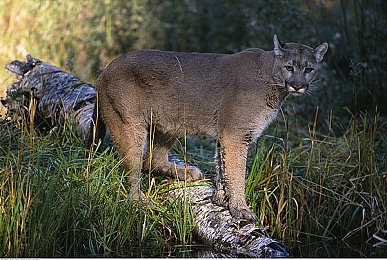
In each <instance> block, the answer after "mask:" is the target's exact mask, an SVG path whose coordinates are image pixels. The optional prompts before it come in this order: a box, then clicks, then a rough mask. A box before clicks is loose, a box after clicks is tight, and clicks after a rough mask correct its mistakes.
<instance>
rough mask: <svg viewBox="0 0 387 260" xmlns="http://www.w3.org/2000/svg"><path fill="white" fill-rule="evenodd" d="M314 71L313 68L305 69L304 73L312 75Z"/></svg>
mask: <svg viewBox="0 0 387 260" xmlns="http://www.w3.org/2000/svg"><path fill="white" fill-rule="evenodd" d="M312 71H313V68H305V70H304V72H305V73H311V72H312Z"/></svg>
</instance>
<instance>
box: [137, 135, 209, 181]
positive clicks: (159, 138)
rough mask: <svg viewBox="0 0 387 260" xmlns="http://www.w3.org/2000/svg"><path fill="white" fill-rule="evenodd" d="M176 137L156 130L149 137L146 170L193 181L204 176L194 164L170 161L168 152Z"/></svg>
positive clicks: (145, 162)
mask: <svg viewBox="0 0 387 260" xmlns="http://www.w3.org/2000/svg"><path fill="white" fill-rule="evenodd" d="M175 140H176V139H175V137H174V136H172V135H170V134H166V133H163V132H161V131H159V130H155V132H154V134H153V135H152V134H151V138H149V144H148V147H147V151H146V156H145V161H144V170H151V171H153V170H154V171H156V172H159V173H167V174H168V175H169V176H171V177H173V178H177V179H179V180H187V181H193V180H198V179H201V178H202V177H203V175H202V173H201V172H200V170H199V169H198V168H196V167H194V166H179V165H176V164H174V163H171V162H169V160H168V152H169V151H170V150H171V149H172V147H173V145H174V143H175Z"/></svg>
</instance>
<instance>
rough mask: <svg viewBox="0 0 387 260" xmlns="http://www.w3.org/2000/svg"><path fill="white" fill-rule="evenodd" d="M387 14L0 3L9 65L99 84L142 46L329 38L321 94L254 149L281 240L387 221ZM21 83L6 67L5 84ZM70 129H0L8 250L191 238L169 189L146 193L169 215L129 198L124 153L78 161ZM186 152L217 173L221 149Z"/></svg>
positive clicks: (326, 6)
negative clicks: (32, 60) (42, 64)
mask: <svg viewBox="0 0 387 260" xmlns="http://www.w3.org/2000/svg"><path fill="white" fill-rule="evenodd" d="M386 17H387V2H385V1H378V0H364V1H358V0H352V1H351V0H336V1H334V0H325V1H324V0H315V1H310V0H309V1H304V0H294V1H254V0H244V1H233V0H223V1H213V0H183V1H180V0H179V1H177V0H171V1H161V0H143V1H139V0H138V1H134V0H130V1H113V0H89V1H66V0H63V1H32V0H30V1H21V0H20V1H17V0H16V1H15V0H3V1H1V2H0V35H1V37H0V67H1V68H3V67H4V66H5V64H7V63H8V62H10V61H12V60H14V59H25V56H26V55H27V54H28V53H30V54H32V55H33V56H34V57H36V58H39V59H42V60H44V61H46V62H49V63H52V64H54V65H57V66H59V67H61V68H64V69H67V70H68V71H71V72H72V73H74V74H75V75H77V76H78V77H80V78H81V79H83V80H86V81H90V82H92V83H93V82H94V81H95V79H96V77H97V76H98V74H99V72H100V71H101V70H102V69H103V68H104V67H105V66H106V65H107V64H108V63H109V62H110V61H112V60H113V59H114V58H115V57H117V56H119V55H121V54H122V53H124V52H126V51H129V50H134V49H143V48H157V49H164V50H175V51H200V52H224V53H234V52H237V51H239V50H242V49H245V48H248V47H260V48H263V49H272V37H273V34H274V33H276V34H277V35H278V36H279V37H280V39H281V40H282V41H285V42H302V43H304V44H307V45H310V46H317V45H319V44H320V43H322V42H328V43H329V47H330V48H329V50H328V53H327V54H326V56H325V57H324V62H323V64H322V66H321V67H322V68H321V70H322V71H321V73H320V79H321V80H320V82H319V88H318V90H317V91H315V93H313V95H311V96H305V97H299V98H297V99H296V98H290V99H289V100H288V102H287V104H286V108H284V109H283V111H282V114H281V115H279V117H278V119H277V120H276V122H274V123H273V124H272V126H271V127H270V129H268V130H267V131H266V134H267V135H266V137H263V138H261V139H260V140H259V141H258V145H257V146H256V147H253V149H252V152H251V156H250V157H249V158H250V164H249V168H250V172H251V174H250V175H249V178H248V185H247V186H248V187H247V190H246V193H247V197H248V198H249V201H250V203H251V205H253V207H254V210H255V211H256V212H257V213H258V215H259V216H260V221H261V224H262V225H268V226H269V227H270V229H269V232H270V234H271V235H274V236H276V237H279V238H294V239H298V238H299V237H300V236H302V235H304V234H306V235H309V236H322V237H343V236H346V237H348V238H350V237H351V236H353V235H355V234H356V235H357V234H359V233H362V234H365V235H366V236H367V237H371V236H372V234H379V232H382V230H385V229H386V228H385V227H386V225H387V224H386V219H387V213H386V212H387V209H386V207H387V206H386V205H387V203H386V201H387V195H386V191H385V190H386V189H385V187H386V184H387V183H386V182H387V177H386V175H387V166H386V160H387V159H386V154H387V150H386V149H387V148H386V135H385V133H386V130H387V129H386V115H387V104H386V102H385V100H387V86H386V84H387V81H386V79H387V70H386V68H387V51H386V48H385V46H384V44H385V42H387V24H386V23H387V19H386ZM13 79H14V75H11V74H10V73H8V72H6V71H3V72H0V89H2V90H3V91H4V90H5V88H6V86H8V85H10V84H11V82H12V81H13ZM317 107H318V109H317ZM60 133H62V135H61V136H59V137H57V138H52V137H49V139H47V138H45V137H40V136H39V135H34V134H33V133H28V132H25V131H23V129H20V130H15V129H10V128H9V127H8V126H5V125H2V126H1V142H0V167H1V169H0V195H1V196H0V222H1V223H0V224H1V225H0V238H1V239H2V240H1V239H0V249H1V253H2V255H4V256H43V255H46V256H54V255H58V256H59V255H60V256H67V255H79V254H83V253H84V254H98V253H99V254H100V253H108V252H117V251H118V250H119V248H121V249H123V248H125V247H129V246H135V245H140V244H143V243H144V241H147V243H148V244H149V243H150V244H152V243H156V244H157V243H163V242H168V241H174V242H175V243H181V244H185V243H190V242H191V241H192V240H191V238H190V237H189V235H188V234H190V232H188V231H189V230H190V228H192V227H191V226H190V225H189V224H188V225H187V222H186V221H188V220H187V215H184V214H183V216H181V217H182V219H180V220H181V221H182V220H184V221H183V222H184V225H182V226H178V224H176V223H179V221H176V219H173V218H175V217H176V216H177V213H176V212H177V211H173V210H171V207H172V206H171V205H169V204H168V203H166V202H165V203H164V204H163V203H162V202H163V200H162V199H160V198H159V191H160V189H162V188H160V187H162V185H161V186H160V187H155V186H152V185H148V186H147V187H148V188H149V187H151V188H150V189H149V190H150V191H151V192H150V193H149V194H153V195H152V196H153V198H154V200H156V201H158V202H159V203H158V204H160V206H159V207H157V208H156V209H153V208H152V209H148V211H145V213H144V211H141V210H139V209H137V208H136V207H133V206H132V204H131V202H130V201H129V200H127V199H126V198H127V195H128V194H129V193H130V191H128V190H125V185H124V184H122V182H121V181H122V175H123V172H122V170H120V168H119V167H118V165H119V161H118V159H117V157H116V156H115V153H114V150H108V151H106V153H104V154H102V155H99V156H97V155H96V156H95V157H93V158H92V159H90V160H86V159H82V156H80V155H81V154H82V153H83V151H82V148H81V147H82V145H81V144H80V143H79V140H76V138H75V137H74V136H72V135H71V133H69V131H67V130H66V129H63V132H60ZM31 134H32V135H31ZM63 134H64V136H63ZM189 146H190V147H189V148H190V149H188V150H189V151H191V152H190V154H189V155H190V156H188V159H189V160H190V162H191V163H196V164H198V165H199V166H200V167H201V168H202V169H204V170H206V171H208V172H210V173H211V172H213V165H212V164H208V163H207V162H208V161H211V160H212V156H213V154H212V144H211V141H210V142H207V141H206V140H199V141H193V140H192V141H190V142H189ZM176 150H177V151H176V152H178V153H181V152H180V151H181V149H179V148H177V149H176ZM183 150H184V149H183ZM208 151H210V152H208ZM91 166H93V167H91ZM85 169H87V170H85ZM92 169H95V170H92ZM150 180H152V179H150ZM148 183H152V182H151V181H149V182H148ZM167 212H172V213H174V214H171V213H167ZM184 212H186V213H187V214H188V215H189V210H185V211H184ZM123 216H125V217H123ZM134 216H135V217H134ZM138 216H140V217H138ZM149 221H150V222H149ZM128 223H130V225H129V224H128ZM144 223H147V224H149V223H154V224H151V225H149V229H144V226H143V224H144ZM183 226H184V227H183ZM144 230H145V231H144ZM139 241H141V243H140V242H139ZM82 250H83V251H82Z"/></svg>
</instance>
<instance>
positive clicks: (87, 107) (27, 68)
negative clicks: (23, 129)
mask: <svg viewBox="0 0 387 260" xmlns="http://www.w3.org/2000/svg"><path fill="white" fill-rule="evenodd" d="M5 68H6V69H8V70H9V71H11V72H13V73H15V74H17V75H19V76H21V78H17V79H16V80H15V82H14V83H13V84H12V85H11V86H9V87H8V88H7V96H6V97H3V98H1V103H2V104H3V106H4V107H6V108H7V113H8V115H9V116H10V117H11V118H12V119H13V120H15V121H16V120H17V119H18V118H20V117H21V118H23V119H27V120H25V122H26V123H28V124H32V123H33V124H34V125H35V126H36V127H37V128H38V129H39V130H41V131H50V130H52V129H54V128H56V127H58V126H60V125H63V124H64V123H65V122H66V123H67V122H69V123H70V125H72V126H73V127H74V128H75V131H76V134H77V135H78V136H79V137H81V138H82V139H83V140H86V138H87V135H88V131H89V125H90V120H91V115H92V114H93V108H94V102H95V96H96V91H95V88H94V87H93V86H92V85H91V84H89V83H87V82H84V81H82V80H80V79H79V78H77V77H75V76H74V75H73V74H71V73H68V72H65V71H63V70H61V69H60V68H57V67H55V66H53V65H50V64H48V63H45V62H42V61H40V60H38V59H36V58H34V57H32V56H31V55H27V61H18V60H15V61H12V62H11V63H9V64H7V65H6V66H5ZM31 117H33V118H31Z"/></svg>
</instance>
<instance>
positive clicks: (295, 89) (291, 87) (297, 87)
mask: <svg viewBox="0 0 387 260" xmlns="http://www.w3.org/2000/svg"><path fill="white" fill-rule="evenodd" d="M286 87H287V89H288V91H289V93H290V94H292V95H294V96H300V95H302V94H304V93H305V92H306V91H307V90H308V85H305V84H297V83H288V82H286Z"/></svg>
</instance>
